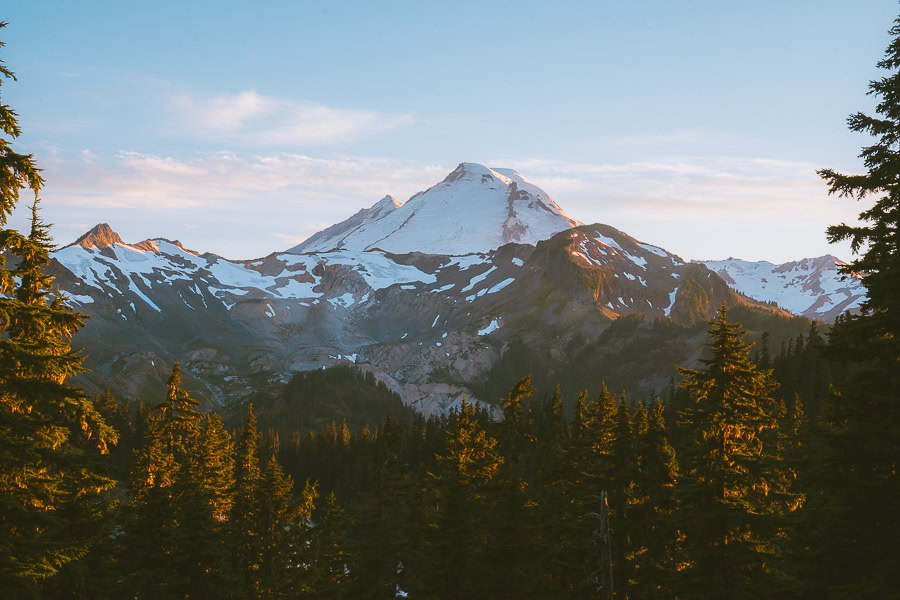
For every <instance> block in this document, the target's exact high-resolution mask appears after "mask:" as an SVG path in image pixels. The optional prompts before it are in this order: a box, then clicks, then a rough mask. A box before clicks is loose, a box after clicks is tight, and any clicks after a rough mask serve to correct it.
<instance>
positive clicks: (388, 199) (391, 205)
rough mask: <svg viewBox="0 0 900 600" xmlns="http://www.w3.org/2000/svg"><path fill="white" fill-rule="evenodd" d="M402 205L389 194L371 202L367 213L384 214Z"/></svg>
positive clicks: (372, 214)
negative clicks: (373, 202)
mask: <svg viewBox="0 0 900 600" xmlns="http://www.w3.org/2000/svg"><path fill="white" fill-rule="evenodd" d="M401 206H403V203H402V202H400V201H399V200H397V199H396V198H394V197H393V196H391V195H390V194H389V195H387V196H385V197H384V198H382V199H381V200H379V201H378V202H376V203H375V204H373V205H372V206H370V207H369V209H368V211H369V215H371V216H373V217H374V216H380V215H385V214H387V213H389V212H391V211H392V210H394V209H395V208H400V207H401Z"/></svg>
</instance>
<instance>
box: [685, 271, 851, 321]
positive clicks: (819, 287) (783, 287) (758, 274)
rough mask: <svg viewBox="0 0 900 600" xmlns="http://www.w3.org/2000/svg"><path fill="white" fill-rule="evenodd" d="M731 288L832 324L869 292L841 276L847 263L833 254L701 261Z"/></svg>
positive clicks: (798, 313)
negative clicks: (781, 260)
mask: <svg viewBox="0 0 900 600" xmlns="http://www.w3.org/2000/svg"><path fill="white" fill-rule="evenodd" d="M698 262H702V264H704V265H706V266H707V267H709V268H710V269H712V270H713V271H715V272H716V273H718V274H719V275H720V276H721V277H722V279H724V280H725V281H726V282H728V285H729V286H730V287H731V288H732V289H734V290H738V291H740V292H741V293H743V294H746V295H748V296H750V297H751V298H754V299H756V300H759V301H761V302H774V303H776V304H777V305H778V306H780V307H782V308H784V309H785V310H788V311H790V312H792V313H794V314H796V315H802V316H804V317H808V318H810V319H818V320H821V321H827V322H831V321H834V319H835V317H837V316H838V315H839V314H841V313H842V312H845V311H854V310H858V309H859V307H860V304H861V303H862V301H863V300H864V299H865V297H866V289H865V287H863V285H862V283H861V282H860V281H859V279H857V278H856V277H847V276H844V275H841V274H840V273H839V272H838V269H839V268H840V267H841V266H843V265H844V264H845V263H843V262H842V261H840V260H839V259H837V258H835V257H834V256H831V255H825V256H820V257H818V258H804V259H803V260H798V261H792V262H786V263H782V264H780V265H775V264H772V263H770V262H766V261H759V262H748V261H744V260H739V259H736V258H729V259H726V260H706V261H698Z"/></svg>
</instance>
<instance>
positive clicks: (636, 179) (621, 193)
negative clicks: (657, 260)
mask: <svg viewBox="0 0 900 600" xmlns="http://www.w3.org/2000/svg"><path fill="white" fill-rule="evenodd" d="M505 162H506V163H507V164H509V165H510V166H513V167H514V168H516V169H518V170H519V171H520V172H522V173H525V174H526V176H527V177H528V178H529V179H530V180H532V181H534V182H535V183H536V184H538V185H541V186H542V187H545V189H547V190H551V193H552V194H554V195H555V196H556V197H557V198H558V199H562V198H565V200H564V202H565V206H566V207H568V210H570V211H571V212H575V213H576V214H577V211H578V209H581V210H583V211H584V213H588V214H590V213H601V212H607V211H609V210H610V209H612V210H615V211H617V212H632V213H652V214H653V215H658V216H667V217H673V216H679V215H680V216H688V215H696V214H699V213H700V212H703V213H708V212H714V213H728V214H759V211H762V210H777V211H778V213H779V214H781V215H786V214H803V213H806V212H809V211H811V210H819V211H821V210H822V209H823V208H824V207H827V206H829V205H833V206H845V205H846V203H845V202H844V201H841V200H839V199H836V198H830V199H829V198H828V197H827V196H826V194H825V188H824V185H823V184H822V181H821V180H820V179H819V177H818V176H817V175H816V172H815V171H816V166H815V165H813V164H810V163H805V162H799V161H783V160H775V159H768V158H734V157H683V156H680V157H663V158H659V159H654V160H647V161H636V162H624V163H600V164H590V163H568V162H562V161H547V160H537V159H532V160H507V161H505ZM585 216H586V217H587V218H590V217H589V216H588V215H585ZM584 218H585V217H582V220H584Z"/></svg>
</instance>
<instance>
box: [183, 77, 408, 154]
mask: <svg viewBox="0 0 900 600" xmlns="http://www.w3.org/2000/svg"><path fill="white" fill-rule="evenodd" d="M171 104H172V108H173V112H172V126H173V128H174V129H175V130H176V131H177V132H178V133H179V134H185V133H187V134H190V135H193V136H196V137H202V138H204V139H208V140H229V141H240V142H243V143H251V144H254V145H265V146H269V147H272V146H289V145H299V144H329V143H333V142H344V141H348V140H352V139H356V138H359V137H363V136H367V135H372V134H375V133H379V132H384V131H389V130H392V129H396V128H398V127H403V126H407V125H411V124H412V123H413V122H414V119H413V118H412V117H411V116H409V115H403V114H392V113H382V112H377V111H371V110H358V109H348V108H335V107H331V106H324V105H322V104H315V103H311V102H298V101H295V100H288V99H284V98H276V97H273V96H265V95H263V94H259V93H258V92H256V91H255V90H248V91H245V92H241V93H239V94H233V95H218V96H205V97H204V96H197V95H189V94H179V95H176V96H174V97H172V98H171Z"/></svg>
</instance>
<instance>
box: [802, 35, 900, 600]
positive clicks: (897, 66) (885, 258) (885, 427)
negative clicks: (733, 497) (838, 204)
mask: <svg viewBox="0 0 900 600" xmlns="http://www.w3.org/2000/svg"><path fill="white" fill-rule="evenodd" d="M890 34H891V36H893V39H892V40H891V43H890V45H889V46H888V48H887V51H886V52H885V55H884V58H883V59H882V60H880V61H879V62H878V67H879V68H881V69H884V70H885V71H887V73H888V74H887V75H885V76H884V77H882V78H880V79H877V80H875V81H872V82H871V83H870V84H869V95H871V96H874V97H875V98H877V99H878V104H877V106H876V109H875V110H876V112H877V113H878V116H870V115H866V114H863V113H856V114H853V115H851V116H850V117H849V118H848V120H847V122H848V125H849V128H850V130H852V131H855V132H861V133H865V134H868V135H870V136H872V137H873V138H875V143H873V144H872V145H870V146H866V147H864V148H863V149H862V152H861V153H860V157H861V158H862V159H863V163H864V164H865V167H866V172H865V173H863V174H853V175H848V174H842V173H838V172H836V171H834V170H832V169H823V170H821V171H819V175H820V176H821V177H822V178H823V179H825V181H826V182H827V183H828V191H829V194H838V195H839V196H842V197H849V198H853V199H856V200H867V199H870V198H871V199H874V203H873V204H872V205H871V206H870V207H869V208H866V209H865V210H863V211H862V212H861V213H860V215H859V221H860V224H859V225H847V224H844V223H842V224H840V225H834V226H831V227H829V228H828V241H829V242H832V243H835V242H840V241H849V242H850V246H851V249H852V251H853V253H854V254H855V255H856V257H855V258H854V260H852V261H851V262H849V263H848V264H847V265H846V266H845V267H843V269H842V271H843V272H844V273H845V274H847V275H855V276H858V277H860V278H861V279H862V282H863V284H864V285H865V287H866V300H865V301H864V302H863V303H862V305H861V308H860V312H859V314H846V315H843V317H842V318H840V319H839V320H838V321H837V322H836V323H835V326H834V327H833V328H832V330H831V332H830V335H829V340H828V351H829V354H830V355H831V357H833V358H834V359H835V360H836V361H838V362H840V363H844V364H847V365H848V366H849V372H850V377H849V380H848V381H847V382H846V384H845V385H841V386H840V387H839V388H838V389H836V390H834V392H833V393H832V394H831V395H830V397H829V398H828V401H827V406H826V411H825V415H824V417H825V418H824V428H823V430H822V432H821V443H820V445H819V447H818V449H817V450H818V451H819V452H821V461H820V462H819V463H818V468H817V473H816V474H815V479H816V482H815V485H814V486H813V487H814V488H815V493H814V494H813V495H812V497H811V499H810V504H809V513H810V514H809V518H810V520H811V521H812V523H813V526H814V528H815V529H816V530H817V537H816V538H815V539H814V540H812V542H811V544H810V548H811V552H812V556H811V561H810V562H811V564H812V566H811V568H810V570H809V571H808V572H807V575H806V577H805V579H807V580H808V581H809V582H810V586H809V587H810V590H809V594H810V596H811V597H812V596H815V597H824V595H825V594H832V595H833V596H834V597H848V596H854V597H859V598H862V597H866V598H876V597H887V596H890V595H896V593H897V589H898V588H900V569H898V568H897V565H898V564H900V545H898V544H897V539H898V538H900V512H898V511H897V499H898V498H900V469H898V465H900V141H898V140H900V18H898V19H897V20H895V21H894V26H893V28H892V29H891V30H890Z"/></svg>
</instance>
